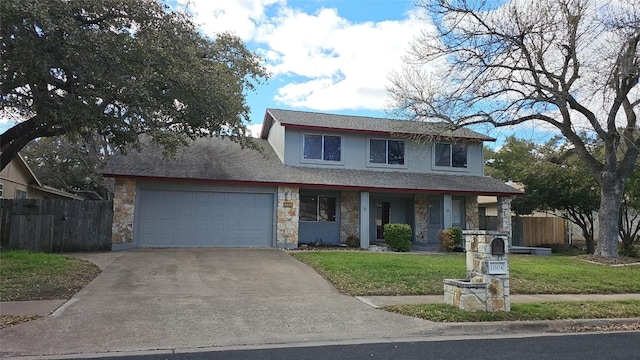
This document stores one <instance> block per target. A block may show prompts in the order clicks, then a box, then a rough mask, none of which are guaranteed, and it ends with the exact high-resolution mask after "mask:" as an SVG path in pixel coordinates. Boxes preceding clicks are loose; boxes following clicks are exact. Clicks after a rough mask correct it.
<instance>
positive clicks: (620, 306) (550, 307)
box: [383, 300, 640, 322]
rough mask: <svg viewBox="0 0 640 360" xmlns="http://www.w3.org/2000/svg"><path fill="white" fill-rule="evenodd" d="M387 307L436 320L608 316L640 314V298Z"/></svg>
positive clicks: (524, 319) (621, 316) (517, 319)
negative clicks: (482, 307) (499, 308)
mask: <svg viewBox="0 0 640 360" xmlns="http://www.w3.org/2000/svg"><path fill="white" fill-rule="evenodd" d="M383 309H384V310H387V311H391V312H395V313H399V314H404V315H409V316H413V317H418V318H422V319H426V320H431V321H436V322H478V321H531V320H559V319H606V318H630V317H638V316H640V300H620V301H581V302H544V303H527V304H511V311H510V312H495V313H489V312H466V311H462V310H458V309H456V308H454V307H452V306H448V305H444V304H428V305H395V306H387V307H384V308H383Z"/></svg>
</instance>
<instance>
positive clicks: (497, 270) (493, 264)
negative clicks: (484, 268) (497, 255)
mask: <svg viewBox="0 0 640 360" xmlns="http://www.w3.org/2000/svg"><path fill="white" fill-rule="evenodd" d="M506 273H507V262H506V261H489V274H490V275H505V274H506Z"/></svg>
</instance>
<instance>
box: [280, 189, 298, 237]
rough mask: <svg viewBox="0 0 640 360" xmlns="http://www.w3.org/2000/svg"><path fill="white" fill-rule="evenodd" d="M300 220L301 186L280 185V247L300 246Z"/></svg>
mask: <svg viewBox="0 0 640 360" xmlns="http://www.w3.org/2000/svg"><path fill="white" fill-rule="evenodd" d="M299 220H300V188H298V187H294V186H278V223H277V225H276V244H277V247H279V248H284V249H294V248H297V247H298V223H299Z"/></svg>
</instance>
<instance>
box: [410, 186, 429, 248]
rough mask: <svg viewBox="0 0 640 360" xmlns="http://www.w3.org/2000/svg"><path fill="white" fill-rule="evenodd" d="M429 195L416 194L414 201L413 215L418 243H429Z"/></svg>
mask: <svg viewBox="0 0 640 360" xmlns="http://www.w3.org/2000/svg"><path fill="white" fill-rule="evenodd" d="M427 209H428V204H427V195H426V194H416V195H415V198H414V200H413V213H414V214H415V216H414V225H415V233H416V236H415V239H416V241H417V242H425V243H426V242H427V241H428V234H429V229H428V221H429V219H428V218H427Z"/></svg>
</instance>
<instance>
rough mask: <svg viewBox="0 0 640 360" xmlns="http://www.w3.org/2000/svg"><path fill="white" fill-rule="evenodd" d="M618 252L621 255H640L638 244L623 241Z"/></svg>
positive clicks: (633, 256) (635, 256) (634, 256)
mask: <svg viewBox="0 0 640 360" xmlns="http://www.w3.org/2000/svg"><path fill="white" fill-rule="evenodd" d="M618 254H619V255H620V256H628V257H632V258H637V257H640V250H638V246H636V245H635V244H625V243H621V244H620V247H618Z"/></svg>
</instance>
